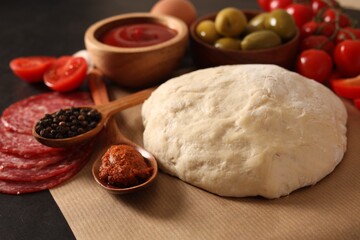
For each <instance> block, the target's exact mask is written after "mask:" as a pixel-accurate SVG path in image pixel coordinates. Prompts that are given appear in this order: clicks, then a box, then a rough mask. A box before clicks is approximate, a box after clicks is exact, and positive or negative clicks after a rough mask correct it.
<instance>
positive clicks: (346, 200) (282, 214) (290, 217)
mask: <svg viewBox="0 0 360 240" xmlns="http://www.w3.org/2000/svg"><path fill="white" fill-rule="evenodd" d="M113 91H114V92H113V93H114V95H113V97H114V96H115V97H116V98H117V97H119V96H121V95H123V94H124V92H122V91H120V90H119V89H113ZM344 102H345V105H346V107H347V110H348V114H349V119H348V134H347V135H348V150H347V152H346V154H345V157H344V159H343V161H342V162H341V163H340V164H339V165H338V166H337V168H336V169H335V170H334V172H333V173H331V174H330V175H328V176H327V177H326V178H324V179H323V180H322V181H320V182H319V183H317V184H316V185H314V186H312V187H306V188H303V189H300V190H298V191H295V192H293V193H292V194H290V196H288V197H283V198H280V199H275V200H267V199H263V198H257V197H251V198H224V197H220V196H217V195H214V194H212V193H208V192H206V191H204V190H201V189H199V188H196V187H194V186H192V185H189V184H187V183H185V182H182V181H181V180H179V179H177V178H175V177H172V176H169V175H166V174H164V173H161V172H160V174H159V176H158V178H157V179H156V181H155V183H154V184H153V185H152V186H150V187H149V188H147V189H145V190H144V191H140V192H136V193H134V194H130V195H111V194H109V193H108V192H106V191H105V190H103V189H101V188H100V187H99V186H98V185H97V184H96V183H95V181H94V180H93V177H92V175H91V163H92V160H93V159H95V157H97V156H96V155H97V154H96V153H95V154H94V155H93V156H92V160H90V162H89V163H88V164H87V166H86V167H85V168H84V169H83V170H82V171H81V172H80V173H79V174H78V175H77V176H76V177H75V178H73V179H72V180H70V181H68V182H67V183H65V184H63V185H61V186H59V187H57V188H55V189H52V190H51V193H52V195H53V197H54V199H55V201H56V202H57V204H58V206H59V207H60V209H61V211H62V213H63V214H64V216H65V218H66V220H67V221H68V223H69V225H70V227H71V229H72V231H73V233H74V235H75V237H76V238H77V239H79V240H82V239H87V240H89V239H102V240H105V239H147V240H148V239H327V240H328V239H360V159H359V158H360V111H358V110H356V109H355V108H354V107H353V106H352V104H351V103H350V102H347V101H344ZM140 107H141V106H136V107H134V108H131V109H128V110H125V111H123V112H122V113H120V114H118V116H117V120H118V124H119V125H120V128H121V129H122V131H123V134H124V135H126V136H127V137H128V138H130V139H132V140H133V141H135V142H137V143H139V144H142V131H143V126H142V123H141V116H140V109H141V108H140ZM104 137H106V136H104V135H102V136H101V137H100V139H98V145H99V146H98V150H99V149H101V143H102V142H104V141H103V140H104Z"/></svg>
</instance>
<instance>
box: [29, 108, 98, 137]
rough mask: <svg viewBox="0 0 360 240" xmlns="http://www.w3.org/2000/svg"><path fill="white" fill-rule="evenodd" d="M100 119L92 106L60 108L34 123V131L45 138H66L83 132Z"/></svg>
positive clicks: (91, 127)
mask: <svg viewBox="0 0 360 240" xmlns="http://www.w3.org/2000/svg"><path fill="white" fill-rule="evenodd" d="M100 120H101V114H100V113H99V112H98V111H97V110H96V109H93V108H77V107H72V108H69V109H60V110H59V111H58V112H55V113H53V114H45V116H44V117H43V118H42V119H40V120H39V121H38V122H37V123H36V125H35V131H36V132H37V133H38V134H39V135H40V136H42V137H45V138H55V139H61V138H68V137H74V136H77V135H80V134H82V133H85V132H87V131H89V130H91V129H93V128H95V127H96V125H97V124H98V123H99V122H100Z"/></svg>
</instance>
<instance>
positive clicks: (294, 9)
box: [285, 3, 313, 29]
mask: <svg viewBox="0 0 360 240" xmlns="http://www.w3.org/2000/svg"><path fill="white" fill-rule="evenodd" d="M285 9H286V11H287V12H288V13H289V14H290V15H291V16H292V17H293V18H294V20H295V23H296V26H297V27H298V28H299V29H301V27H302V26H303V25H304V24H305V23H306V22H308V21H310V20H311V19H312V17H313V12H312V10H311V8H310V7H309V6H306V5H304V4H299V3H294V4H290V5H288V6H287V7H286V8H285Z"/></svg>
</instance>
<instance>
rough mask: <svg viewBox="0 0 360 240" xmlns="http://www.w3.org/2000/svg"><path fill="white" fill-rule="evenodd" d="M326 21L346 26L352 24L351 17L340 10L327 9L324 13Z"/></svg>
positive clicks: (342, 26)
mask: <svg viewBox="0 0 360 240" xmlns="http://www.w3.org/2000/svg"><path fill="white" fill-rule="evenodd" d="M322 17H323V20H324V22H330V23H335V24H337V25H338V26H339V27H341V28H344V27H348V26H350V25H351V21H350V18H349V17H348V16H347V15H345V14H344V13H342V12H340V10H335V9H331V8H329V9H327V10H326V11H325V12H324V14H323V15H322Z"/></svg>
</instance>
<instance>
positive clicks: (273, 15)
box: [264, 9, 297, 41]
mask: <svg viewBox="0 0 360 240" xmlns="http://www.w3.org/2000/svg"><path fill="white" fill-rule="evenodd" d="M264 26H265V29H268V30H271V31H274V32H276V33H277V34H278V35H279V36H280V37H281V38H282V39H283V40H285V41H287V40H290V39H292V38H293V37H294V36H295V34H296V31H297V27H296V24H295V21H294V18H293V17H292V16H291V15H290V14H289V13H287V12H286V10H284V9H276V10H273V11H271V12H270V13H269V15H268V16H267V17H266V19H265V22H264Z"/></svg>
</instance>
